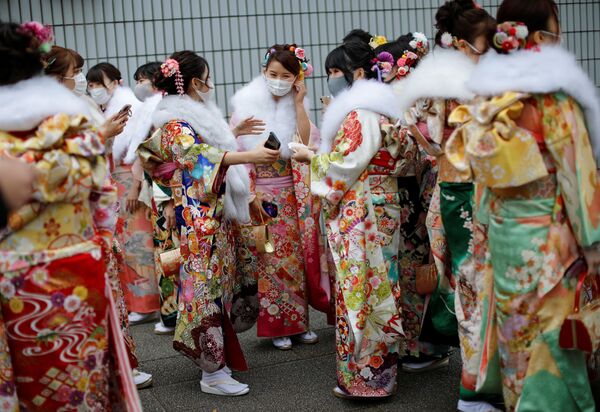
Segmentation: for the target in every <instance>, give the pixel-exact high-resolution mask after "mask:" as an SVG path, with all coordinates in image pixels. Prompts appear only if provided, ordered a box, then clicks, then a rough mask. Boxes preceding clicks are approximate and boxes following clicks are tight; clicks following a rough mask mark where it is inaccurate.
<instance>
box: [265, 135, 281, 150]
mask: <svg viewBox="0 0 600 412" xmlns="http://www.w3.org/2000/svg"><path fill="white" fill-rule="evenodd" d="M265 147H266V148H267V149H271V150H279V148H280V147H281V142H280V141H279V139H278V138H277V136H275V133H273V132H271V133H269V138H268V139H267V141H266V142H265Z"/></svg>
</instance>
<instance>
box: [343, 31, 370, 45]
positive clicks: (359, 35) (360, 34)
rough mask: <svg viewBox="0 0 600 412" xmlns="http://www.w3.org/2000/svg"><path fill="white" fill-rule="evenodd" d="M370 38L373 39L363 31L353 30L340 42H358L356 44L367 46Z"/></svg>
mask: <svg viewBox="0 0 600 412" xmlns="http://www.w3.org/2000/svg"><path fill="white" fill-rule="evenodd" d="M372 38H373V35H372V34H371V33H369V32H368V31H365V30H363V29H354V30H350V32H349V33H348V34H346V36H345V37H344V39H343V40H342V42H343V43H350V42H352V41H358V42H362V43H366V44H369V42H370V41H371V39H372Z"/></svg>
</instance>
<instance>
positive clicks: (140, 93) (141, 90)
mask: <svg viewBox="0 0 600 412" xmlns="http://www.w3.org/2000/svg"><path fill="white" fill-rule="evenodd" d="M133 93H134V94H135V97H137V99H138V100H139V101H141V102H143V101H144V100H146V99H147V98H149V97H151V96H152V95H154V90H153V87H152V85H151V84H150V83H148V82H144V83H138V84H136V85H135V89H134V90H133Z"/></svg>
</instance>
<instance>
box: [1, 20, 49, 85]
mask: <svg viewBox="0 0 600 412" xmlns="http://www.w3.org/2000/svg"><path fill="white" fill-rule="evenodd" d="M38 47H39V42H38V40H37V39H35V38H34V37H32V36H31V35H29V34H27V33H24V32H22V31H21V30H20V28H19V25H18V24H15V23H2V22H0V61H1V62H2V64H0V85H2V86H3V85H8V84H14V83H17V82H20V81H21V80H27V79H29V78H31V77H33V76H35V75H36V74H39V73H40V72H41V71H42V69H43V67H44V66H43V64H42V59H41V53H40V51H39V50H38Z"/></svg>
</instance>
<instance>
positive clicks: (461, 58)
mask: <svg viewBox="0 0 600 412" xmlns="http://www.w3.org/2000/svg"><path fill="white" fill-rule="evenodd" d="M474 68H475V64H474V63H473V62H472V61H471V59H469V58H468V57H467V56H465V55H464V54H462V53H461V52H459V51H456V50H446V49H441V48H436V49H435V50H434V51H432V52H431V53H429V54H428V55H427V56H426V57H425V58H424V59H423V60H422V61H421V62H420V63H419V65H418V66H417V68H416V69H415V70H414V71H413V72H411V73H410V74H409V75H408V76H407V77H406V79H404V80H401V81H400V82H397V84H398V86H396V83H395V84H394V85H395V89H396V90H397V94H398V95H397V98H398V103H399V105H400V108H399V110H400V111H401V112H402V113H404V112H406V111H407V110H409V109H410V108H411V107H412V106H413V105H414V104H415V102H417V101H418V100H420V99H424V98H430V99H457V100H461V101H468V100H471V99H473V98H474V97H475V95H474V94H473V92H471V91H470V90H469V89H468V88H467V87H466V83H467V81H468V80H469V78H470V77H471V73H472V72H473V69H474ZM396 90H395V91H396Z"/></svg>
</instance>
